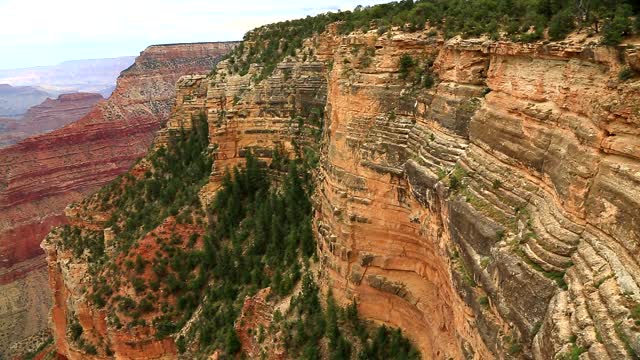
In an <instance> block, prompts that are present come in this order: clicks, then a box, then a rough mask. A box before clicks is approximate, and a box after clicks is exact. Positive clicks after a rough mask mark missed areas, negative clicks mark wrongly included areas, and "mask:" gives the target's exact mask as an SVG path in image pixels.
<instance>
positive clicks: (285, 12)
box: [0, 0, 386, 69]
mask: <svg viewBox="0 0 640 360" xmlns="http://www.w3.org/2000/svg"><path fill="white" fill-rule="evenodd" d="M383 2H386V1H384V0H383V1H375V0H362V1H339V2H338V1H335V0H297V1H260V0H244V1H203V0H182V1H180V0H109V1H104V0H102V1H88V0H58V1H50V0H46V1H45V0H0V49H2V54H3V56H0V69H2V68H15V67H27V66H34V65H50V64H55V63H58V62H61V61H64V60H70V59H86V58H100V57H114V56H122V55H135V54H137V53H138V52H139V51H141V50H143V49H144V48H145V47H146V46H148V45H151V44H158V43H174V42H197V41H225V40H238V39H241V38H242V36H243V34H244V33H245V32H246V31H248V30H250V29H252V28H254V27H256V26H260V25H263V24H267V23H270V22H274V21H281V20H287V19H295V18H300V17H304V16H307V15H315V14H318V13H322V12H326V11H329V10H335V9H340V10H349V9H353V8H354V7H355V6H357V5H359V4H361V5H371V4H374V3H383Z"/></svg>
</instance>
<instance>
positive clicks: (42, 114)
mask: <svg viewBox="0 0 640 360" xmlns="http://www.w3.org/2000/svg"><path fill="white" fill-rule="evenodd" d="M101 100H103V98H102V95H100V94H91V93H76V94H64V95H60V96H58V98H57V99H55V100H52V99H50V98H49V99H46V100H45V101H44V102H43V103H42V104H40V105H36V106H34V107H32V108H30V109H29V110H27V113H26V114H24V116H23V117H22V118H21V119H20V120H13V119H6V120H2V119H0V129H2V130H0V147H4V146H8V145H11V144H15V143H17V142H18V141H20V140H22V139H25V138H27V137H30V136H34V135H38V134H42V133H45V132H49V131H52V130H55V129H59V128H61V127H63V126H65V125H67V124H69V123H72V122H74V121H76V120H79V119H80V118H82V117H83V116H85V115H86V114H87V113H88V112H89V111H90V110H91V109H92V108H93V107H94V106H95V105H96V104H97V103H98V102H100V101H101Z"/></svg>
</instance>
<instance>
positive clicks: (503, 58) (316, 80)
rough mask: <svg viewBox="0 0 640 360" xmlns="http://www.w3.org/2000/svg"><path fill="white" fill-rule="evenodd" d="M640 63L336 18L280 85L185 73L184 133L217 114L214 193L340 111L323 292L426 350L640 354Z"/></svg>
mask: <svg viewBox="0 0 640 360" xmlns="http://www.w3.org/2000/svg"><path fill="white" fill-rule="evenodd" d="M245 44H246V46H247V47H246V48H245V51H250V50H249V48H250V46H251V43H250V41H249V42H245ZM408 56H410V57H411V60H410V61H408V60H406V59H407V57H408ZM402 58H404V59H405V61H403V64H404V65H402V66H400V59H402ZM637 64H638V53H637V52H636V50H634V48H633V47H626V48H624V49H613V48H609V47H603V46H599V45H596V44H591V43H588V40H582V41H581V42H579V41H567V42H563V43H550V42H538V43H531V44H518V43H512V42H507V41H492V40H489V39H468V40H462V39H459V38H454V39H450V40H448V41H444V40H443V39H442V38H440V37H439V36H438V35H437V33H436V32H432V31H428V30H425V31H418V32H414V33H406V32H400V31H397V30H394V31H389V32H387V33H386V34H384V35H380V34H378V32H377V31H373V30H372V31H370V32H367V33H362V32H359V33H353V34H351V35H339V34H338V33H337V32H336V31H335V27H330V29H329V30H328V31H327V32H325V33H324V34H321V35H319V36H318V37H316V38H313V39H309V40H307V41H306V42H305V43H304V46H303V48H302V49H300V50H298V51H297V52H296V53H295V56H293V55H291V56H288V57H286V58H285V59H284V60H283V61H282V62H280V63H279V64H277V66H276V67H275V70H274V72H273V74H271V75H270V76H268V77H266V78H265V79H263V80H262V81H259V79H260V78H259V76H257V74H259V73H260V70H261V68H260V65H259V64H254V65H252V66H251V67H250V68H249V69H248V72H247V73H246V74H244V75H239V74H237V73H234V72H233V71H230V69H231V65H232V64H230V63H229V62H228V61H225V62H222V63H221V64H219V66H218V70H217V72H216V73H215V74H213V75H212V76H210V77H206V76H187V77H183V78H182V79H181V80H180V81H179V82H178V89H177V100H176V101H177V107H176V111H175V112H174V113H173V116H172V117H171V118H170V120H169V122H168V128H170V129H180V128H189V127H191V126H192V124H191V119H192V115H194V114H198V113H201V112H206V113H207V114H208V121H209V138H210V149H211V150H212V151H213V152H214V154H215V155H214V156H215V163H214V172H213V175H212V177H211V179H210V182H209V184H207V185H205V187H203V189H202V190H201V192H200V196H201V199H202V200H204V201H203V202H204V203H205V204H206V203H207V202H208V200H210V199H211V198H212V196H213V194H214V193H215V190H216V188H217V186H218V185H219V180H220V175H221V174H222V173H223V171H224V169H225V168H227V167H230V166H233V165H237V164H242V162H243V155H244V153H245V152H246V151H247V150H249V149H251V150H252V151H253V152H254V153H255V154H256V155H257V156H258V157H260V158H261V159H263V160H267V161H269V159H270V158H271V157H272V156H273V154H274V150H276V149H279V151H280V150H284V152H285V153H289V154H290V155H291V154H292V153H293V152H295V151H299V149H300V144H301V142H304V141H309V138H308V137H305V136H300V134H303V133H304V132H305V131H314V130H316V131H317V130H319V129H320V126H321V125H320V124H317V125H316V124H314V122H313V121H302V122H301V125H297V124H300V123H299V122H298V117H299V116H300V117H302V118H303V119H312V118H313V117H314V114H318V109H323V111H320V112H319V113H320V114H322V113H324V116H323V117H322V118H323V120H324V126H323V128H322V129H323V130H322V139H323V141H322V144H321V149H322V150H321V152H320V167H319V169H318V171H317V173H316V174H314V175H315V176H316V179H317V191H316V194H315V198H314V206H315V219H314V225H315V230H316V235H317V239H318V249H317V250H318V254H319V258H320V264H319V270H320V271H319V273H320V275H319V278H320V281H321V285H322V288H323V289H324V290H326V291H328V290H329V289H330V290H331V291H332V293H333V295H334V296H335V297H336V300H338V301H339V302H342V303H343V304H346V303H351V302H352V301H355V302H356V303H357V306H358V311H359V313H360V314H362V315H363V316H364V317H366V318H369V319H372V320H374V321H376V322H379V323H385V324H389V325H393V326H396V327H400V328H401V329H402V330H403V333H404V334H406V335H408V336H409V337H410V338H411V339H412V340H413V341H414V342H415V343H416V344H417V345H418V347H419V348H420V350H421V351H422V353H423V356H424V358H429V359H431V358H435V359H441V358H445V359H447V358H454V359H490V358H536V359H551V358H556V357H562V356H563V355H564V354H569V353H571V354H578V355H580V354H582V355H580V356H581V359H585V358H586V359H608V358H610V359H632V358H634V357H635V356H637V354H638V353H639V352H640V349H638V344H640V342H639V341H638V339H639V336H640V335H639V332H638V330H639V329H638V325H637V324H638V322H640V315H639V314H640V288H639V287H638V281H639V279H638V277H639V276H640V271H639V269H638V264H637V255H638V254H637V251H638V240H639V239H640V234H639V233H638V229H640V226H639V224H638V222H639V218H638V214H637V209H638V208H640V197H639V194H638V193H637V189H638V188H639V186H638V185H639V182H640V178H639V177H638V174H639V173H640V162H639V160H640V156H638V153H639V152H638V137H639V136H640V133H639V132H638V128H639V127H638V125H639V122H640V113H638V109H639V108H640V104H639V101H640V96H639V95H640V94H639V90H638V89H639V88H638V80H637V77H635V78H632V79H631V80H627V81H622V80H620V79H619V78H618V74H619V72H620V70H621V69H623V68H624V67H627V66H628V67H630V68H631V69H635V70H636V71H637V70H638V69H637ZM316 120H317V119H316ZM167 132H168V131H161V132H160V133H159V135H158V136H157V138H156V142H155V145H156V146H160V145H162V144H166V143H167V141H168V136H167ZM47 254H48V256H49V269H50V271H51V272H52V279H60V281H59V282H58V283H57V285H55V286H54V289H56V293H63V292H64V291H66V290H64V289H68V288H70V287H78V284H76V283H75V282H74V280H73V278H65V277H60V274H67V273H71V272H72V271H71V270H70V269H72V267H69V266H67V265H65V262H64V261H59V260H58V259H60V257H59V254H60V249H58V248H56V247H55V246H53V247H48V248H47ZM78 266H85V265H83V264H79V265H78ZM56 281H58V280H56ZM261 296H262V297H264V296H266V295H265V294H261ZM261 296H257V297H249V298H247V299H246V302H245V308H244V309H243V316H244V318H245V319H249V320H250V321H249V320H248V322H249V323H257V324H261V323H266V322H268V320H269V316H268V314H267V315H265V312H266V313H268V312H270V311H271V310H270V309H269V308H268V304H265V303H264V301H263V300H262V297H261ZM69 298H70V297H69V296H66V295H65V297H63V298H61V299H57V298H56V305H55V306H56V309H67V310H68V308H69V307H68V305H67V304H68V302H69V300H68V299H69ZM84 304H85V305H82V306H86V304H88V303H84ZM74 306H75V308H74V309H79V308H80V307H79V306H78V305H74ZM85 310H86V311H85V313H87V312H91V311H92V310H91V309H85ZM61 311H62V310H61ZM80 323H81V325H82V326H83V328H85V329H91V328H95V325H92V324H95V322H87V321H83V320H81V321H80ZM251 325H252V324H250V326H247V327H244V326H243V325H242V324H239V325H238V326H237V327H236V330H237V332H238V333H239V334H240V339H241V342H242V346H243V347H244V348H245V349H247V350H246V351H247V353H249V352H252V353H255V352H256V351H257V350H258V346H257V345H256V344H255V342H254V339H253V338H252V337H251V336H248V334H249V331H248V328H252V326H251ZM143 329H144V328H143ZM65 331H66V328H65V327H61V328H60V329H57V330H56V338H57V343H58V349H62V352H63V353H64V354H72V353H73V352H74V351H77V349H74V348H73V346H71V347H70V346H69V341H68V339H67V337H66V336H65ZM130 341H131V342H132V343H136V341H138V340H130ZM138 343H142V341H139V342H138ZM171 354H172V353H171ZM75 356H76V357H77V356H79V355H78V354H76V355H75ZM572 356H573V355H572ZM132 357H133V356H132Z"/></svg>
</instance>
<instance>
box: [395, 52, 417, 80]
mask: <svg viewBox="0 0 640 360" xmlns="http://www.w3.org/2000/svg"><path fill="white" fill-rule="evenodd" d="M415 65H416V62H415V60H413V57H411V55H409V54H402V56H401V57H400V62H399V63H398V72H399V73H400V78H401V79H406V78H407V77H408V76H409V72H410V71H411V70H413V67H414V66H415Z"/></svg>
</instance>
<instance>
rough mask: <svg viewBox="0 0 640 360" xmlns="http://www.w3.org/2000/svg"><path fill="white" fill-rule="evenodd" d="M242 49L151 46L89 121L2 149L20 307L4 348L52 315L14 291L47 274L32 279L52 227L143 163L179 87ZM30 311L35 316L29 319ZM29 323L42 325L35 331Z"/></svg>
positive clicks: (9, 314) (8, 236)
mask: <svg viewBox="0 0 640 360" xmlns="http://www.w3.org/2000/svg"><path fill="white" fill-rule="evenodd" d="M234 46H235V43H232V42H230V43H202V44H178V45H156V46H150V47H149V48H147V49H146V50H145V51H143V52H142V53H141V54H140V56H139V57H138V58H137V59H136V62H135V63H134V64H133V65H132V66H131V67H130V68H129V69H127V70H126V71H124V72H123V73H122V75H121V76H120V78H119V79H118V87H117V89H116V90H115V91H114V93H113V95H112V96H111V97H110V98H109V100H107V101H106V102H103V103H101V104H99V105H98V106H97V107H95V108H94V109H93V110H92V111H91V112H89V113H88V114H87V115H86V116H84V117H83V118H82V119H80V120H78V121H76V122H74V123H72V124H70V125H67V126H65V127H63V128H62V129H59V130H56V131H53V132H50V133H48V134H44V135H40V136H36V137H32V138H28V139H25V140H24V141H22V142H20V143H18V144H16V145H13V146H11V147H8V148H5V149H2V150H0V169H1V170H0V173H2V175H0V219H1V220H0V278H2V279H3V281H2V294H3V295H2V296H3V297H4V296H6V299H3V301H6V302H7V303H10V304H16V305H15V307H13V306H11V307H6V308H5V309H7V311H6V312H3V313H2V314H1V315H0V319H1V324H2V326H0V339H1V340H0V348H1V349H8V348H9V344H11V343H13V342H15V341H16V340H19V339H22V338H25V337H28V336H30V335H32V334H33V333H35V332H37V331H40V330H41V329H43V328H44V327H45V326H46V316H45V314H44V313H43V312H40V311H35V309H39V308H40V307H38V305H37V304H31V302H33V301H36V300H38V301H37V302H42V301H41V299H40V298H35V297H32V296H27V294H25V292H24V291H21V290H15V291H14V290H11V291H10V290H9V289H12V288H13V286H14V284H13V281H15V280H16V279H18V278H25V276H27V277H29V275H28V274H30V273H31V271H32V270H36V269H40V270H38V271H36V272H33V273H32V274H36V273H40V272H41V271H42V270H43V266H44V265H45V263H44V261H43V258H42V257H41V254H42V249H41V248H40V246H39V244H40V242H41V240H42V239H43V238H44V236H45V235H46V234H47V233H48V232H49V230H50V229H51V227H53V226H56V225H59V224H63V223H65V222H66V219H65V218H64V215H63V214H62V210H63V209H64V207H65V206H66V205H67V204H69V203H71V202H73V201H76V200H79V199H81V198H82V197H83V196H84V195H85V194H88V193H91V192H92V191H95V190H96V189H98V188H99V187H100V186H102V185H104V184H105V183H107V182H108V181H110V180H112V179H113V178H115V177H116V176H117V175H119V174H121V173H123V172H125V171H126V170H127V169H128V168H129V167H130V166H131V164H133V162H134V161H135V160H136V159H138V158H139V157H141V156H142V155H143V154H144V153H145V152H146V151H147V148H148V147H149V145H150V143H151V140H152V139H153V134H154V133H155V132H156V131H157V130H158V129H159V128H160V126H161V124H164V123H165V122H166V119H167V118H168V116H169V113H170V111H171V107H172V104H173V102H174V91H175V82H176V80H177V79H178V78H179V77H180V76H181V75H184V74H189V73H198V72H203V71H208V70H210V69H211V67H212V66H213V65H214V64H215V63H216V62H217V61H218V60H219V58H220V56H221V55H223V54H225V53H227V52H228V51H230V50H231V49H232V48H233V47H234ZM33 276H35V275H33ZM37 280H38V281H36V280H34V281H33V282H37V283H38V284H33V283H32V284H31V287H33V288H35V289H42V291H45V289H46V288H47V287H46V285H45V284H44V283H43V282H42V280H44V278H43V277H41V276H39V277H37ZM5 294H6V295H5ZM43 299H47V297H46V296H43ZM23 306H27V307H28V308H29V309H34V310H33V311H31V310H30V311H29V312H24V311H23V310H24V308H23ZM44 308H46V304H45V305H44V306H43V307H42V310H44ZM25 316H27V317H34V318H35V317H38V318H39V320H38V321H37V322H36V324H35V325H33V326H32V325H30V323H28V322H27V321H25V320H24V318H25Z"/></svg>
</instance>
